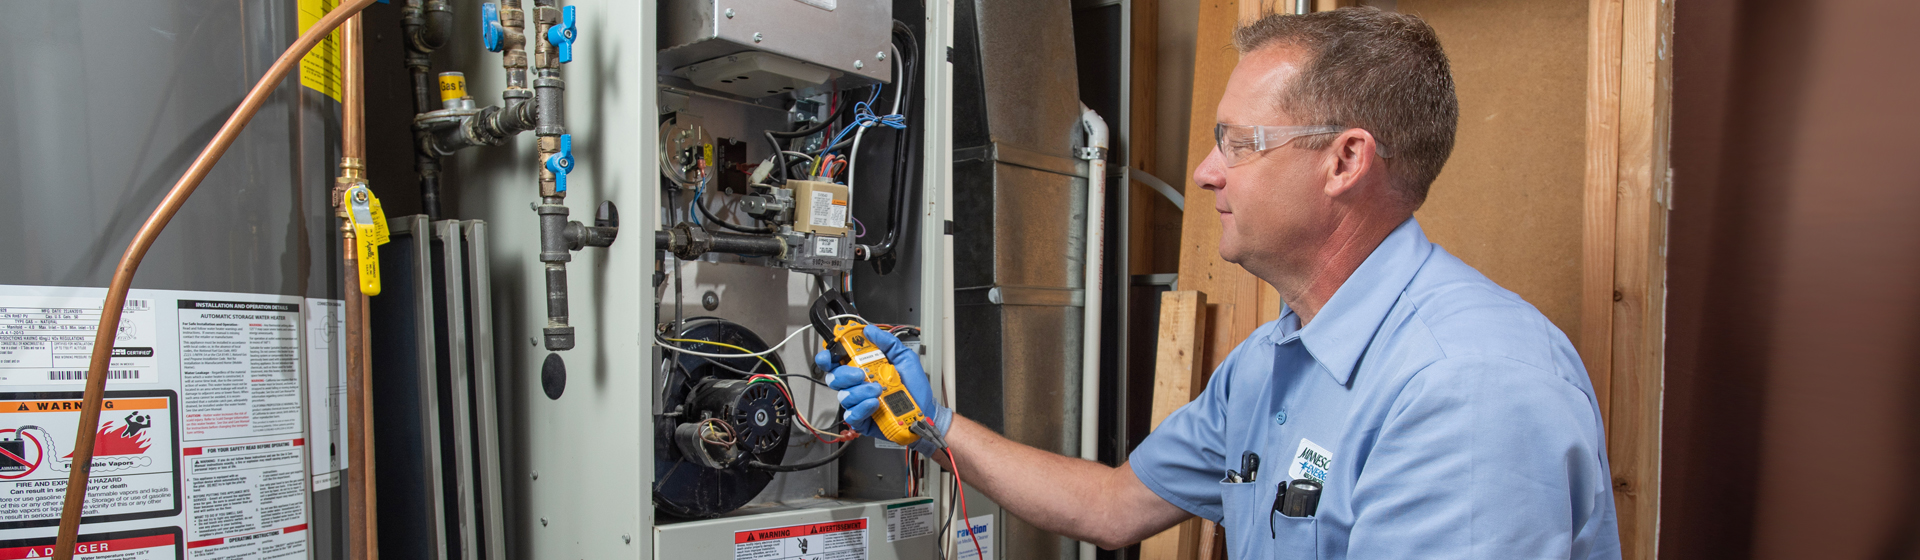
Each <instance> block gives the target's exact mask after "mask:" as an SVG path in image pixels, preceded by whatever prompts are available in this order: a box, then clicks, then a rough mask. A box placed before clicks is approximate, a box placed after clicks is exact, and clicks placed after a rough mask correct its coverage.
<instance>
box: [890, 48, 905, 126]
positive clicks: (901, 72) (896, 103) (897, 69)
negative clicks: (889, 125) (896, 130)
mask: <svg viewBox="0 0 1920 560" xmlns="http://www.w3.org/2000/svg"><path fill="white" fill-rule="evenodd" d="M887 50H890V51H893V114H896V115H898V114H900V93H901V92H902V91H905V90H906V88H902V87H900V78H902V77H905V73H906V71H907V69H906V68H904V67H902V66H901V65H900V47H895V46H888V47H887Z"/></svg>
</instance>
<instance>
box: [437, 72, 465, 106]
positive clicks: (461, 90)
mask: <svg viewBox="0 0 1920 560" xmlns="http://www.w3.org/2000/svg"><path fill="white" fill-rule="evenodd" d="M466 96H467V76H466V74H462V73H459V72H441V73H440V101H441V102H443V103H444V102H447V101H458V100H460V99H461V98H464V97H466Z"/></svg>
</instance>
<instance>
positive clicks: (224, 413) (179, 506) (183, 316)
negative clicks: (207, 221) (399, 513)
mask: <svg viewBox="0 0 1920 560" xmlns="http://www.w3.org/2000/svg"><path fill="white" fill-rule="evenodd" d="M105 297H106V290H104V289H99V288H61V287H43V286H0V560H7V559H11V558H39V557H43V556H45V555H46V549H47V548H48V547H50V546H51V545H52V538H53V537H54V534H55V531H56V529H57V527H56V525H57V524H58V523H59V518H60V512H61V508H62V506H63V502H64V498H65V493H66V486H67V477H68V475H69V474H70V473H71V472H72V470H73V448H74V444H75V441H76V438H77V436H78V434H79V430H81V429H83V428H82V427H81V426H79V420H80V409H81V397H82V393H81V392H80V389H81V388H82V387H83V386H84V384H85V380H86V376H87V368H88V365H89V360H90V358H89V356H90V353H91V352H92V348H93V343H94V337H95V334H96V332H98V327H99V321H100V317H101V309H100V306H101V303H102V302H103V301H104V299H105ZM317 301H328V300H317ZM308 306H309V305H308V300H305V299H303V298H299V297H290V296H278V295H262V294H236V293H216V292H187V291H172V290H133V291H132V292H131V293H130V294H129V296H128V299H127V302H126V305H125V306H124V307H123V308H122V315H121V319H120V322H119V325H118V327H117V328H116V329H115V332H114V341H113V356H112V360H111V364H112V365H111V367H110V368H109V371H108V379H107V394H106V396H107V399H106V401H105V402H104V406H103V407H102V410H101V415H100V421H99V423H98V425H96V426H92V427H90V429H91V430H92V431H93V433H94V437H95V439H96V443H95V445H94V457H93V467H92V473H91V474H92V477H91V479H90V481H89V483H88V486H87V502H86V506H85V509H84V519H83V525H82V526H81V533H82V545H81V550H80V554H79V555H78V556H77V557H79V558H86V559H89V560H147V559H156V560H157V559H163V558H164V559H170V560H186V559H196V560H216V559H219V560H229V559H231V560H265V559H281V558H287V559H304V558H310V557H311V553H310V552H309V548H310V547H309V543H308V542H307V538H308V536H309V535H310V534H311V532H310V531H307V527H308V526H307V523H308V518H309V516H310V515H311V513H310V511H311V507H312V506H311V504H309V503H308V502H309V499H310V498H309V497H310V495H311V494H310V493H309V488H311V487H312V486H314V479H313V475H314V471H315V469H314V465H315V464H316V462H315V461H313V460H312V459H311V458H310V456H309V450H308V445H307V442H308V441H310V438H311V436H309V435H308V434H309V431H310V428H309V424H310V423H313V422H315V421H319V422H321V424H320V425H318V426H316V428H318V429H320V430H324V431H326V433H327V436H326V437H327V438H328V441H332V439H333V435H334V434H333V431H332V430H331V429H330V424H331V423H332V418H331V416H332V414H330V413H331V409H330V408H328V407H327V406H326V404H325V396H324V395H318V396H314V397H309V392H310V390H309V388H310V387H331V384H332V383H331V378H332V377H333V373H334V372H332V371H324V372H319V375H323V376H325V377H326V378H327V379H323V380H319V381H317V382H313V381H312V380H310V379H309V377H308V376H309V375H310V374H311V373H310V371H309V370H310V368H313V367H314V366H315V365H316V362H314V361H312V360H309V356H308V353H309V348H312V347H313V346H311V345H309V344H308V341H307V340H306V337H307V336H308V334H309V333H325V332H326V331H330V330H331V328H330V327H331V326H332V324H331V323H332V321H329V320H328V319H325V318H322V319H320V320H318V321H310V320H309V317H308V316H307V311H308V310H307V307H308ZM314 327H320V328H319V329H317V330H316V329H315V328H314ZM338 346H339V345H338V344H331V343H322V344H320V345H319V346H318V348H323V349H331V348H337V347H338ZM322 352H325V350H322ZM327 353H329V354H331V352H327ZM318 365H324V366H328V367H329V369H331V366H332V365H333V364H332V363H331V362H330V361H329V360H325V359H323V360H321V361H320V362H318ZM316 399H317V400H319V401H320V403H321V404H320V405H319V406H320V409H321V410H319V411H317V412H319V414H313V413H314V412H316V411H312V410H310V408H312V407H313V406H314V405H313V403H312V402H311V401H312V400H316ZM317 464H321V465H326V466H328V467H331V466H332V465H333V464H335V463H334V460H333V458H332V457H328V458H327V460H325V461H322V462H319V463H317Z"/></svg>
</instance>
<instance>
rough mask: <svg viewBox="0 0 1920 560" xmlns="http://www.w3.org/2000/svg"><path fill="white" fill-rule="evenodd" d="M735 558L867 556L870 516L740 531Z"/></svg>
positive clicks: (852, 559) (847, 559) (843, 559)
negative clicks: (868, 518)
mask: <svg viewBox="0 0 1920 560" xmlns="http://www.w3.org/2000/svg"><path fill="white" fill-rule="evenodd" d="M733 559H734V560H866V559H867V518H865V517H862V518H859V519H849V520H846V521H829V522H826V523H812V524H808V525H793V526H790V527H774V528H770V529H755V530H752V531H738V532H735V533H734V534H733Z"/></svg>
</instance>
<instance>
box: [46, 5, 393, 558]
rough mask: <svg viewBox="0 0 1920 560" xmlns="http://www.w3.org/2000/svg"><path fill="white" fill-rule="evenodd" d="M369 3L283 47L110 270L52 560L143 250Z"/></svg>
mask: <svg viewBox="0 0 1920 560" xmlns="http://www.w3.org/2000/svg"><path fill="white" fill-rule="evenodd" d="M373 2H374V0H346V1H345V2H343V3H342V5H341V6H340V7H338V8H335V9H334V11H333V12H331V13H328V14H327V15H326V16H325V17H322V18H320V21H319V22H317V23H315V24H314V25H313V28H311V29H308V30H307V32H306V33H303V34H301V35H300V38H299V39H296V40H294V42H293V45H292V46H290V47H287V51H286V52H285V53H282V54H281V55H280V58H279V59H278V60H275V61H274V62H273V66H270V67H268V68H267V73H266V75H264V76H261V78H260V81H258V82H255V83H254V85H253V89H252V90H250V91H248V92H247V96H246V97H245V98H242V99H241V100H240V106H239V107H237V108H235V109H234V110H233V114H232V115H231V116H228V117H227V122H226V123H225V124H222V125H220V131H219V132H218V133H216V134H214V136H213V140H212V141H210V142H208V143H207V146H206V148H203V149H201V150H200V155H199V156H197V157H195V158H194V159H193V163H192V165H190V166H188V167H187V172H186V174H184V175H182V176H181V177H180V180H179V181H177V182H175V183H174V184H173V188H172V189H170V190H168V191H167V196H166V198H163V199H161V201H160V206H159V207H157V208H154V210H153V213H152V214H150V215H148V216H147V221H146V223H144V224H141V226H140V231H139V232H138V233H135V234H134V236H133V241H131V242H129V243H128V244H127V250H126V252H124V253H122V254H121V255H120V264H119V266H118V267H116V268H115V269H114V272H113V281H112V283H110V284H109V285H108V287H107V299H106V301H105V302H104V303H103V304H102V305H101V307H100V326H99V328H97V329H96V330H95V331H94V339H93V355H92V360H91V362H90V364H89V365H88V366H87V389H86V393H85V396H84V397H82V404H81V408H80V424H79V428H78V430H77V433H78V437H77V438H76V439H75V441H74V449H73V470H72V471H71V472H69V473H68V476H67V493H66V499H65V502H64V505H63V506H62V509H61V512H60V533H59V537H58V538H57V539H56V540H55V542H54V549H53V557H54V558H55V559H57V560H72V559H73V546H74V544H75V541H76V540H78V537H79V534H80V512H81V507H80V506H81V504H83V503H85V502H86V499H87V480H88V478H89V477H90V475H91V474H92V470H93V445H94V439H95V435H96V432H97V429H96V428H97V427H98V426H99V424H100V407H101V403H102V400H103V397H105V396H106V392H107V363H108V361H109V360H110V359H111V358H112V353H113V340H114V334H115V333H116V332H117V331H118V330H119V326H120V312H121V311H122V310H123V307H124V306H125V305H126V304H127V290H128V288H130V287H132V285H133V276H134V273H135V272H136V271H138V270H139V268H140V260H141V259H143V258H145V257H146V255H147V249H149V248H151V247H152V246H153V242H154V240H155V239H157V238H159V237H160V231H161V230H164V229H166V227H167V222H169V221H171V220H172V219H173V215H174V214H175V213H177V212H179V211H180V206H181V205H183V204H186V202H187V197H190V196H193V191H194V189H196V188H198V187H199V186H200V181H201V180H203V179H206V177H207V173H208V172H210V171H212V170H213V164H214V163H216V162H218V161H220V156H223V155H226V153H227V148H230V147H232V146H233V142H234V139H235V138H236V137H238V136H239V135H240V129H242V128H245V127H246V126H247V122H248V121H251V120H253V115H254V113H257V112H259V111H260V106H261V105H263V104H265V103H266V101H267V96H268V95H269V94H271V93H273V90H274V88H276V87H278V86H279V85H280V82H281V81H282V80H283V79H285V78H286V76H287V72H289V71H292V70H293V68H294V67H295V66H298V65H299V64H300V57H302V56H305V55H306V54H307V51H310V50H313V46H314V45H316V44H319V43H320V40H321V39H325V38H326V37H327V35H329V34H331V33H332V32H333V30H334V28H336V27H339V26H340V24H341V22H344V21H346V20H347V18H348V17H349V16H352V15H354V14H358V13H359V12H360V10H361V9H363V8H366V7H367V5H369V4H372V3H373Z"/></svg>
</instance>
